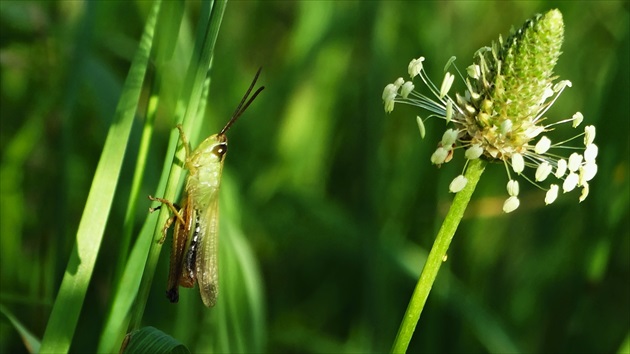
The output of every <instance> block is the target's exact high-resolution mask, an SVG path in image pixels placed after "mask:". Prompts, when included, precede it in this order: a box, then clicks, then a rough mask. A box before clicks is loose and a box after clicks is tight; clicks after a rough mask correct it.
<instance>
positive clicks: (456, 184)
mask: <svg viewBox="0 0 630 354" xmlns="http://www.w3.org/2000/svg"><path fill="white" fill-rule="evenodd" d="M467 183H468V179H466V177H464V175H459V176H457V177H455V179H453V181H452V182H451V184H450V185H449V186H448V189H449V190H450V191H451V193H457V192H459V191H461V190H462V189H464V187H466V184H467Z"/></svg>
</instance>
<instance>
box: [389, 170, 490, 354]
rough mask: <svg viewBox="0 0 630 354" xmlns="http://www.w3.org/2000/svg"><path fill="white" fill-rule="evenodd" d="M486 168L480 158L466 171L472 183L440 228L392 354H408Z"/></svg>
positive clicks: (457, 196) (457, 195)
mask: <svg viewBox="0 0 630 354" xmlns="http://www.w3.org/2000/svg"><path fill="white" fill-rule="evenodd" d="M485 167H486V162H485V161H483V160H480V159H477V160H475V161H473V162H471V163H470V165H469V166H468V168H467V169H466V176H465V177H466V179H467V180H468V183H467V184H466V186H465V187H464V188H463V189H462V190H461V191H460V192H458V193H457V194H456V195H455V198H454V199H453V204H451V207H450V209H449V210H448V213H447V214H446V218H445V219H444V223H443V224H442V227H440V231H439V232H438V235H437V237H436V239H435V241H434V242H433V247H432V248H431V251H430V252H429V256H428V257H427V261H426V263H425V264H424V268H422V273H421V274H420V279H418V283H417V284H416V288H415V290H414V291H413V295H411V300H410V301H409V305H408V306H407V311H406V312H405V316H404V317H403V320H402V323H401V324H400V328H399V329H398V334H397V335H396V340H395V341H394V345H393V347H392V353H404V352H406V351H407V347H408V346H409V342H410V341H411V337H412V335H413V332H414V330H415V329H416V324H417V323H418V319H420V314H421V313H422V309H423V308H424V304H425V303H426V301H427V298H428V297H429V292H431V288H432V287H433V282H434V281H435V278H436V277H437V273H438V271H439V270H440V266H441V265H442V263H444V262H445V261H446V252H447V251H448V247H449V245H450V244H451V240H452V239H453V236H454V235H455V231H457V226H458V225H459V222H460V221H461V219H462V217H463V216H464V211H465V210H466V207H467V206H468V202H470V198H471V197H472V194H473V192H474V191H475V187H476V186H477V182H479V178H480V177H481V174H482V173H483V171H484V169H485Z"/></svg>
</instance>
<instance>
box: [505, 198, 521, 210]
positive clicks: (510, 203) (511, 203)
mask: <svg viewBox="0 0 630 354" xmlns="http://www.w3.org/2000/svg"><path fill="white" fill-rule="evenodd" d="M520 204H521V202H520V201H519V200H518V198H517V197H509V198H508V199H507V200H506V201H505V202H504V203H503V211H504V212H505V213H511V212H513V211H514V210H516V209H517V208H518V206H519V205H520Z"/></svg>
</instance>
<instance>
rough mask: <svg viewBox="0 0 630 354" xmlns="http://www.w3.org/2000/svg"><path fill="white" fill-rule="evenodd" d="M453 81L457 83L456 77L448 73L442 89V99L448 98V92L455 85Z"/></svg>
mask: <svg viewBox="0 0 630 354" xmlns="http://www.w3.org/2000/svg"><path fill="white" fill-rule="evenodd" d="M453 81H455V75H453V74H451V73H446V75H444V80H443V81H442V87H440V98H442V97H444V96H446V94H447V93H448V90H450V89H451V86H452V85H453Z"/></svg>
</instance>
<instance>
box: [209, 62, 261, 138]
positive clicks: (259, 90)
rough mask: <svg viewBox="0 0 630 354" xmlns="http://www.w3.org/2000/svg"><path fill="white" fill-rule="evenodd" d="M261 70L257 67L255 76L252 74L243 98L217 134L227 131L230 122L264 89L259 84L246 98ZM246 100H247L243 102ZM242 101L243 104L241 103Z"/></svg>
mask: <svg viewBox="0 0 630 354" xmlns="http://www.w3.org/2000/svg"><path fill="white" fill-rule="evenodd" d="M261 70H262V67H260V68H258V71H257V72H256V76H254V80H253V81H252V83H251V85H249V88H248V89H247V92H245V96H243V99H242V100H241V103H239V104H238V107H236V111H234V114H232V118H230V120H229V121H228V122H227V124H226V125H225V127H223V129H221V131H220V132H219V134H218V135H223V134H225V132H226V131H228V129H230V127H231V126H232V124H234V122H236V120H237V119H238V117H240V116H241V115H242V114H243V112H245V110H246V109H247V107H249V105H250V104H252V102H253V101H254V99H255V98H256V96H258V94H259V93H260V92H261V91H262V90H264V89H265V86H261V87H259V88H258V89H257V90H256V91H255V92H254V94H253V95H252V97H251V98H249V99H247V98H248V97H249V94H250V93H251V92H252V89H253V88H254V85H256V81H257V80H258V76H259V75H260V71H261ZM245 101H247V102H245ZM243 103H244V104H245V105H243Z"/></svg>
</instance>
